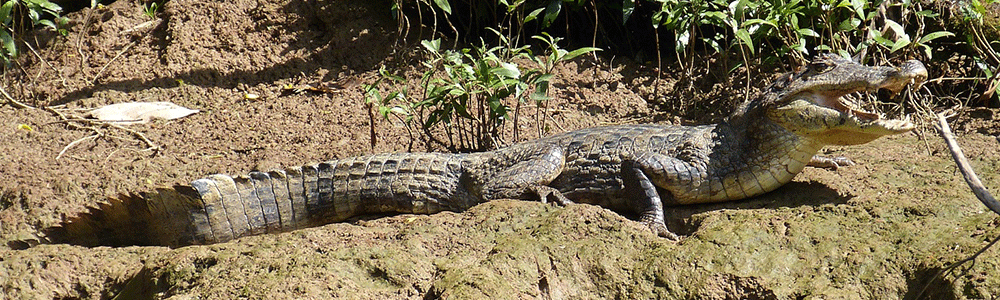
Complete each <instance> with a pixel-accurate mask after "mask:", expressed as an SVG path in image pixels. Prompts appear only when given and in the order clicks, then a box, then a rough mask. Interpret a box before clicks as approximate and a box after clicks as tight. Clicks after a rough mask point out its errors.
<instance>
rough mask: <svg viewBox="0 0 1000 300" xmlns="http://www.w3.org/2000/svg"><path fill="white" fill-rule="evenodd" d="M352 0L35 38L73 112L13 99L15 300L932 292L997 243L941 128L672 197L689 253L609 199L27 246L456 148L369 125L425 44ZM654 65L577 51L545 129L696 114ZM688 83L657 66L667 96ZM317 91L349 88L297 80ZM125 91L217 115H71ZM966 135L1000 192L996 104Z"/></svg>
mask: <svg viewBox="0 0 1000 300" xmlns="http://www.w3.org/2000/svg"><path fill="white" fill-rule="evenodd" d="M355 2H358V1H330V2H323V1H321V2H320V3H316V2H314V1H285V2H282V1H277V0H264V1H227V2H203V1H184V0H174V1H170V2H168V3H167V5H166V6H165V7H164V10H163V11H162V12H160V13H159V14H158V15H157V16H156V18H149V17H147V16H145V15H143V13H142V9H141V7H140V6H139V4H138V3H137V2H133V1H118V2H115V3H113V4H110V5H108V6H107V7H105V8H102V9H94V10H90V9H84V10H82V11H79V12H75V13H72V14H71V15H70V16H69V17H70V19H71V22H72V25H73V26H72V31H71V33H70V34H69V35H68V36H66V37H61V36H57V35H56V34H54V33H40V34H39V35H38V37H37V40H36V41H34V42H33V44H34V45H35V47H37V49H38V50H39V54H40V58H41V59H42V60H44V62H41V61H39V58H38V57H26V58H24V59H22V62H21V63H20V64H19V66H20V69H18V70H17V71H16V72H8V73H6V74H4V75H3V78H2V80H0V85H2V86H3V87H4V89H5V90H6V91H7V92H8V93H10V94H11V96H13V97H14V98H15V99H19V100H20V101H21V102H24V103H27V104H30V105H33V106H35V107H46V106H54V107H55V110H45V109H41V108H36V109H31V108H28V109H16V108H14V107H12V106H10V105H6V106H2V107H0V116H3V118H2V120H0V141H2V143H0V242H3V244H4V245H7V246H6V247H4V246H0V299H6V298H12V299H20V298H67V299H73V298H87V299H106V298H114V297H118V299H134V298H169V297H176V298H177V299H189V298H192V299H193V298H212V299H233V298H269V297H274V296H277V297H282V298H284V297H292V298H328V297H343V298H358V299H374V298H383V297H386V298H413V299H420V298H425V299H426V298H434V297H438V296H441V297H455V298H551V299H565V298H571V299H576V298H584V299H598V298H618V299H638V298H700V299H748V298H749V299H893V298H913V297H915V296H916V295H917V294H918V293H920V291H921V289H923V288H924V286H925V285H926V284H927V280H928V279H929V278H931V277H932V276H933V275H934V274H935V273H936V272H937V271H938V270H940V269H941V268H942V267H944V266H946V265H948V264H950V263H952V262H955V261H958V260H960V259H962V258H965V257H967V256H969V255H971V254H973V253H975V251H976V250H978V249H979V248H980V247H982V246H984V245H985V244H986V243H987V242H988V241H989V240H991V239H993V238H995V237H996V236H997V235H998V234H1000V231H997V230H996V227H997V225H1000V221H998V219H997V217H996V216H995V215H994V214H992V213H991V212H989V211H987V210H986V209H985V208H984V207H983V206H982V205H981V204H980V203H979V202H978V201H977V200H976V199H975V197H974V196H973V195H972V193H971V192H969V191H968V188H967V187H966V186H965V183H964V182H963V180H962V177H961V174H960V173H958V171H957V169H956V168H955V167H954V163H953V162H952V161H951V158H950V156H949V154H948V150H947V148H946V147H945V145H944V143H943V142H942V141H941V140H940V138H938V137H937V136H936V134H935V132H934V131H933V130H932V129H929V128H928V129H923V130H918V131H915V132H913V133H909V134H905V135H901V136H896V137H892V138H884V139H881V140H878V141H875V142H873V143H870V144H866V145H861V146H855V147H832V148H829V149H826V150H825V151H826V152H829V153H831V154H837V155H845V156H849V157H852V158H854V159H855V161H857V162H858V163H859V165H858V166H854V167H851V168H842V169H840V170H838V171H828V170H819V169H807V170H806V171H805V172H803V173H802V174H801V175H799V176H798V177H796V179H795V181H794V182H793V183H791V184H788V185H787V186H785V187H782V188H780V189H779V190H777V191H775V192H772V193H769V194H766V195H764V196H761V197H757V198H754V199H749V200H746V201H740V202H736V203H728V204H721V205H705V206H693V207H680V208H674V209H671V210H669V211H668V215H669V217H668V218H669V220H668V225H669V226H670V227H671V228H672V229H673V230H675V231H676V232H678V233H682V234H683V235H685V236H684V237H683V238H682V240H681V241H680V242H672V241H668V240H664V239H661V238H658V237H655V236H653V235H652V234H650V233H649V232H647V230H645V229H643V228H642V227H641V226H639V225H638V224H637V223H635V222H632V221H629V220H628V219H626V218H623V217H621V216H619V215H617V214H615V213H613V212H610V211H607V210H605V209H602V208H599V207H594V206H588V205H570V206H568V207H553V206H549V205H545V204H541V203H532V202H518V201H495V202H491V203H487V204H483V205H480V206H477V207H474V208H473V209H471V210H470V211H467V212H464V213H460V214H459V213H441V214H436V215H431V216H414V215H400V216H390V217H385V218H376V219H371V220H360V221H355V222H352V223H343V224H332V225H328V226H323V227H319V228H312V229H305V230H300V231H296V232H291V233H285V234H278V235H267V236H258V237H249V238H243V239H239V240H237V241H234V242H230V243H224V244H218V245H211V246H193V247H184V248H179V249H169V248H163V247H125V248H106V247H98V248H84V247H78V246H69V245H40V246H36V247H31V248H28V249H26V250H15V249H17V248H22V247H24V246H25V245H24V243H23V242H19V241H31V240H37V239H38V232H39V230H40V229H42V228H46V227H49V226H52V225H55V224H57V223H58V222H59V221H60V220H62V218H63V217H64V216H67V215H74V214H77V213H80V212H83V211H86V209H87V207H88V206H93V205H95V204H96V203H99V202H101V201H104V200H105V199H107V198H108V197H114V196H117V195H119V194H123V193H131V192H138V191H148V190H152V189H154V188H156V187H161V186H172V185H177V184H187V183H189V182H190V181H192V180H195V179H198V178H201V177H204V176H205V175H207V174H211V173H229V174H243V173H246V172H248V171H251V170H269V169H273V168H278V167H281V166H294V165H302V164H306V163H312V162H318V161H323V160H327V159H330V158H336V157H346V156H353V155H359V154H367V153H377V152H400V151H436V150H441V149H440V147H439V146H433V145H426V144H424V143H422V142H421V141H419V140H413V139H411V138H410V137H409V135H408V134H407V132H406V130H405V128H403V127H402V126H399V125H398V124H397V123H394V122H387V121H383V120H379V119H376V122H375V123H374V125H373V124H371V123H370V120H369V117H368V109H367V107H366V106H365V103H364V98H363V95H362V93H361V87H360V85H361V84H362V83H367V82H372V81H374V80H375V78H377V69H378V67H379V65H380V64H382V63H387V62H390V63H392V64H393V65H404V66H405V65H407V60H408V59H412V57H413V55H412V53H407V51H416V49H418V48H417V46H402V47H394V45H395V44H396V42H397V37H398V34H397V32H396V28H397V27H396V21H395V20H393V19H392V18H391V16H390V15H389V13H388V12H389V7H388V6H382V5H381V4H377V3H376V4H370V3H364V4H362V3H355ZM393 49H397V50H396V51H394V50H393ZM622 61H624V62H622ZM400 62H402V64H400ZM931 76H932V77H934V74H933V71H932V74H931ZM655 78H656V74H655V73H653V69H652V68H650V67H646V66H643V65H642V64H638V63H633V62H628V61H625V60H616V61H615V63H613V64H612V63H609V62H606V61H602V60H595V59H581V60H575V61H572V62H569V63H566V64H564V65H562V66H561V67H559V68H558V69H557V71H556V77H555V79H554V80H555V83H554V86H553V90H552V93H553V96H554V100H552V101H551V102H549V107H548V110H547V113H546V116H545V119H546V120H547V121H546V126H544V127H545V128H547V131H548V132H543V133H541V134H549V133H556V132H562V131H565V130H573V129H578V128H585V127H590V126H596V125H605V124H620V123H643V122H678V118H676V117H673V115H672V114H671V113H670V112H657V111H654V110H653V109H651V108H650V107H652V106H651V105H650V103H647V102H646V101H645V100H643V99H646V98H647V96H648V95H649V94H650V93H651V91H650V88H649V85H650V84H651V83H653V82H654V81H655ZM674 81H675V80H673V79H671V78H670V77H669V76H667V77H666V78H663V79H661V83H662V84H663V85H662V86H661V88H668V87H670V86H671V84H672V82H674ZM305 84H310V85H313V86H319V85H322V86H326V87H329V88H331V89H332V90H333V92H332V93H308V92H307V93H301V94H299V93H286V92H283V91H282V87H284V86H288V85H292V86H301V85H305ZM247 94H255V95H258V96H259V98H255V99H250V98H248V97H247ZM251 98H253V97H251ZM127 101H169V102H173V103H176V104H178V105H181V106H185V107H189V108H193V109H199V110H201V112H200V113H198V114H195V115H192V116H189V117H186V118H183V119H178V120H174V121H156V122H153V123H151V124H147V125H138V126H131V127H128V128H130V129H131V130H132V131H134V132H129V131H126V130H122V129H119V128H114V127H106V126H99V125H92V124H85V123H80V122H65V121H63V120H62V119H61V118H60V117H59V116H58V114H64V115H73V114H81V113H79V112H78V111H77V109H86V108H93V107H98V106H102V105H107V104H112V103H119V102H127ZM719 110H720V111H726V110H727V109H721V108H720V109H719ZM536 113H538V112H537V110H536V109H535V108H533V107H529V108H526V109H525V114H526V115H528V116H534V115H535V114H536ZM663 120H670V121H663ZM536 125H537V124H536V123H534V118H533V117H529V118H525V121H524V122H523V123H521V125H520V126H522V128H523V130H522V132H523V133H524V134H523V135H522V137H521V139H530V138H535V137H537V135H538V134H539V133H537V132H536V131H535V130H534V129H535V128H537V127H536ZM371 126H374V127H375V131H376V132H377V140H376V143H375V144H374V146H372V145H371V140H370V136H369V132H370V129H371ZM953 126H954V128H955V131H956V133H957V134H958V138H959V140H960V144H961V145H962V146H963V147H964V149H965V153H966V155H967V156H968V157H969V158H970V160H971V162H972V164H973V166H974V167H975V168H977V171H978V173H979V174H980V176H981V177H982V179H983V181H984V182H986V184H987V186H989V187H991V191H992V192H993V194H994V195H996V194H1000V190H997V189H996V188H995V187H996V186H997V183H1000V176H998V175H997V174H998V171H1000V150H998V149H1000V147H998V144H1000V140H998V139H997V137H996V136H997V134H998V133H1000V112H998V111H996V110H990V109H974V110H965V111H962V113H961V114H960V116H959V117H958V121H957V123H956V124H954V125H953ZM925 128H926V127H925ZM508 130H509V129H508ZM136 133H141V135H142V136H143V137H144V138H146V139H148V140H149V142H148V143H147V142H144V141H143V140H142V139H141V138H140V137H139V136H138V135H137V134H136ZM152 146H156V147H158V148H159V150H156V151H154V150H150V149H149V148H150V147H152ZM57 157H59V158H58V159H56V158H57ZM998 258H1000V253H998V250H996V249H990V250H988V251H986V252H985V253H983V254H982V256H980V257H979V258H978V259H977V260H976V262H975V264H966V265H965V266H963V267H961V268H959V269H957V270H956V271H955V272H952V273H949V274H946V275H945V276H944V277H942V279H938V280H937V281H934V282H932V283H930V284H929V286H930V287H929V288H928V290H927V292H925V294H926V293H930V295H931V296H932V298H935V299H995V298H997V297H1000V271H997V270H1000V265H998Z"/></svg>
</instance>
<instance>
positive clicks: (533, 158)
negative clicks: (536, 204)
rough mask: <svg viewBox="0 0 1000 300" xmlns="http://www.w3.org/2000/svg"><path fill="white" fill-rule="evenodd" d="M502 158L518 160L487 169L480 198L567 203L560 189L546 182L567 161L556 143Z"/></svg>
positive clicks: (551, 178)
mask: <svg viewBox="0 0 1000 300" xmlns="http://www.w3.org/2000/svg"><path fill="white" fill-rule="evenodd" d="M520 151H523V152H522V153H513V155H507V156H505V158H503V159H512V160H513V161H517V162H516V163H514V164H513V165H510V166H508V167H505V168H502V169H500V170H498V171H496V172H489V173H490V175H488V176H489V178H486V180H485V183H484V184H483V199H484V200H492V199H525V200H528V199H533V198H535V197H538V199H539V200H541V201H542V203H549V202H554V203H556V204H559V205H567V204H569V203H570V202H571V201H570V200H569V199H567V198H566V196H564V195H563V194H562V193H561V192H559V190H556V189H554V188H552V187H550V186H548V184H549V183H550V182H552V180H554V179H555V178H556V177H557V176H559V174H560V173H562V170H563V166H565V165H566V158H565V155H564V152H563V148H562V147H559V146H558V145H549V146H543V147H539V148H534V149H523V150H520Z"/></svg>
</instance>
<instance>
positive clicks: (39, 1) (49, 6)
mask: <svg viewBox="0 0 1000 300" xmlns="http://www.w3.org/2000/svg"><path fill="white" fill-rule="evenodd" d="M25 2H28V3H32V4H35V5H37V6H38V7H41V8H43V9H45V10H46V11H47V12H49V13H51V14H53V15H56V14H59V12H61V11H62V7H59V5H58V4H55V3H52V2H49V1H48V0H27V1H25Z"/></svg>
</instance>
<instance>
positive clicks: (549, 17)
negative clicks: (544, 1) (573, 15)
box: [542, 0, 562, 27]
mask: <svg viewBox="0 0 1000 300" xmlns="http://www.w3.org/2000/svg"><path fill="white" fill-rule="evenodd" d="M561 11H562V0H551V1H549V6H548V7H546V8H545V17H544V18H543V19H542V27H549V25H552V22H554V21H555V20H556V17H558V16H559V13H560V12H561Z"/></svg>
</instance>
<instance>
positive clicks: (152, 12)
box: [142, 1, 163, 19]
mask: <svg viewBox="0 0 1000 300" xmlns="http://www.w3.org/2000/svg"><path fill="white" fill-rule="evenodd" d="M162 6H163V3H162V2H158V1H150V2H148V3H144V4H143V5H142V14H144V15H146V16H147V17H149V18H150V19H156V13H157V12H159V11H160V7H162Z"/></svg>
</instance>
